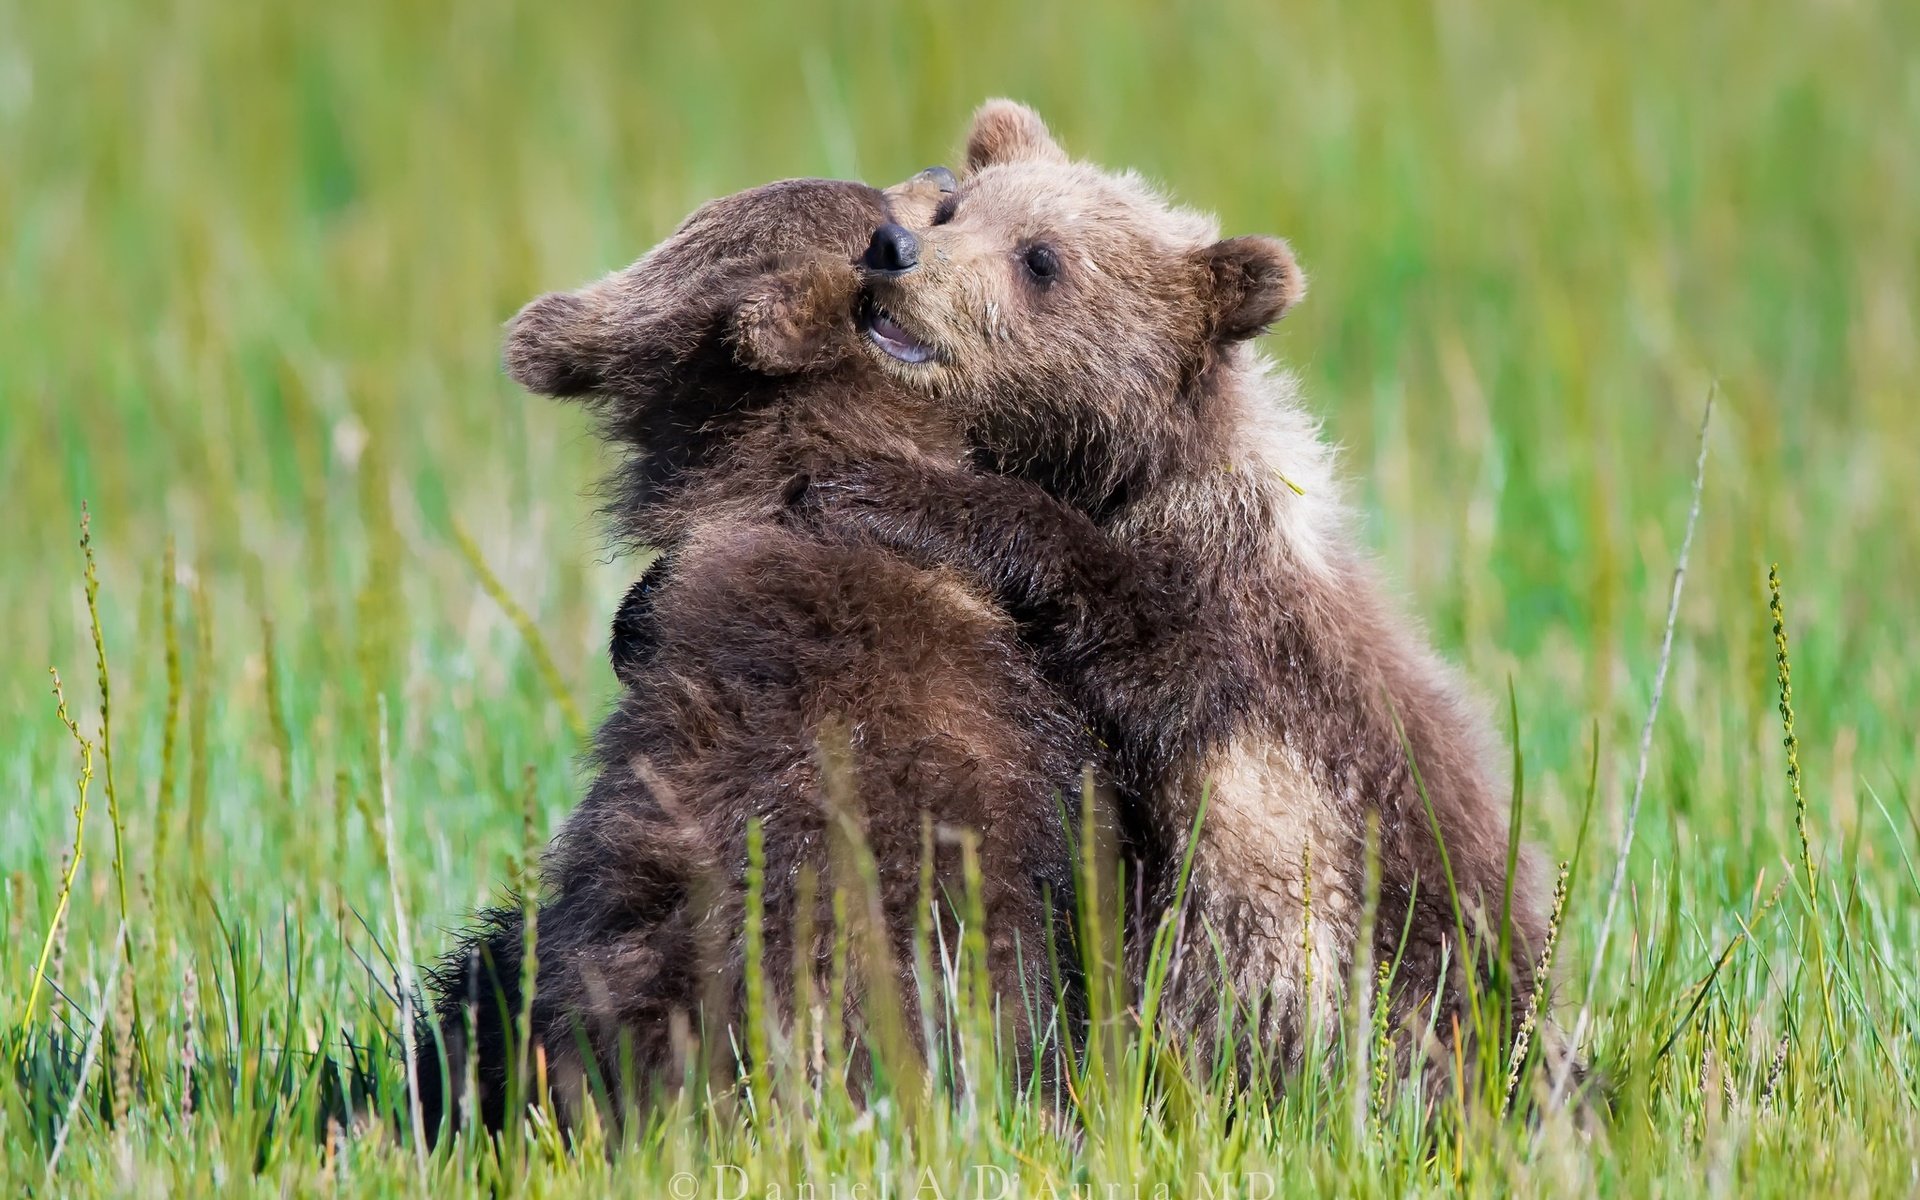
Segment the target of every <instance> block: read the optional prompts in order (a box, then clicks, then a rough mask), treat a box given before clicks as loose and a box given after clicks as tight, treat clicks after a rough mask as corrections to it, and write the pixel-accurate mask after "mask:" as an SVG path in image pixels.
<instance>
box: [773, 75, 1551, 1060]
mask: <svg viewBox="0 0 1920 1200" xmlns="http://www.w3.org/2000/svg"><path fill="white" fill-rule="evenodd" d="M968 165H969V168H970V173H969V175H968V176H967V178H966V179H965V180H964V181H963V182H962V184H961V186H960V188H959V189H958V191H957V192H956V193H955V194H954V195H952V196H949V197H947V198H946V199H945V200H943V202H942V204H941V207H940V209H939V211H938V212H937V213H936V215H935V218H934V222H933V228H931V229H929V230H928V231H926V233H925V234H924V235H923V236H921V237H918V238H917V239H912V241H911V242H910V243H909V242H904V241H902V242H900V243H899V244H897V245H895V246H893V247H892V248H891V250H890V253H889V255H888V261H887V262H886V263H885V264H881V265H883V266H885V267H886V268H887V269H884V270H871V271H869V282H868V304H867V310H866V311H867V314H868V315H867V322H868V325H869V329H870V332H871V333H872V335H873V336H872V337H871V338H870V341H871V343H872V345H871V346H870V349H869V354H870V356H871V357H872V358H873V359H874V361H876V362H878V363H880V364H881V366H882V368H883V369H884V370H886V371H887V373H888V374H889V375H891V376H892V377H893V378H895V379H896V380H898V381H899V382H901V383H902V384H904V385H905V386H907V387H910V388H915V389H918V390H920V391H922V392H924V393H927V394H929V395H931V396H935V397H938V398H939V399H940V401H941V402H942V403H944V404H946V405H948V406H950V407H951V408H953V409H954V411H956V412H957V413H960V414H961V415H962V418H963V419H964V420H966V421H967V422H968V426H969V436H970V438H971V440H972V441H973V442H974V443H975V444H976V446H977V447H979V449H980V452H981V456H982V458H983V459H984V460H985V461H986V463H987V465H989V466H990V467H992V468H994V470H992V471H987V472H973V473H966V472H954V473H953V474H952V477H951V478H947V479H942V480H930V479H929V477H928V475H927V473H926V472H925V471H922V470H918V469H907V470H900V469H897V468H896V467H894V466H890V465H889V464H885V463H870V464H866V465H864V466H862V467H861V468H860V469H859V470H856V471H854V472H851V473H849V474H847V475H845V476H842V477H839V478H835V479H816V481H815V488H814V489H813V492H812V493H811V496H812V497H813V499H814V501H815V502H816V503H818V504H820V505H821V506H823V512H824V513H825V514H826V515H825V516H824V517H823V520H846V519H851V520H852V522H853V523H855V524H858V525H859V526H860V527H862V528H865V529H866V530H868V532H869V533H871V534H873V535H874V536H876V537H877V538H879V539H881V540H883V541H884V542H886V543H887V544H889V545H891V546H894V547H895V548H897V549H900V550H902V551H903V552H906V553H910V554H913V555H916V556H918V558H919V559H920V560H921V561H925V562H931V563H941V564H946V565H950V566H956V567H959V568H961V569H962V570H964V571H966V572H967V573H968V574H969V575H970V576H971V577H972V578H974V579H976V580H978V581H979V582H980V583H981V584H982V585H984V586H987V587H989V588H991V589H992V591H993V594H994V595H995V596H996V597H998V598H999V599H1000V600H1001V602H1002V603H1004V604H1005V605H1006V606H1007V608H1008V610H1009V611H1010V612H1012V613H1013V614H1014V615H1015V616H1016V617H1017V618H1018V619H1019V621H1020V622H1021V625H1022V628H1023V631H1024V634H1025V636H1026V637H1027V638H1028V639H1029V640H1030V642H1031V643H1032V644H1033V645H1034V646H1035V648H1036V651H1037V653H1038V654H1039V655H1040V657H1041V660H1042V662H1043V663H1044V664H1045V669H1046V672H1047V674H1048V676H1049V678H1051V679H1053V680H1054V681H1056V682H1057V683H1059V684H1060V685H1061V686H1062V687H1063V689H1064V690H1066V692H1067V693H1068V694H1069V695H1070V696H1071V697H1073V699H1074V700H1075V702H1076V703H1078V704H1079V705H1080V706H1081V707H1082V709H1083V711H1085V712H1086V713H1087V714H1088V715H1089V717H1090V720H1091V721H1092V723H1093V725H1094V728H1095V730H1096V732H1097V733H1099V735H1100V736H1101V737H1102V739H1103V740H1104V741H1105V743H1106V744H1107V745H1108V746H1109V747H1111V749H1112V754H1113V759H1112V762H1113V767H1114V770H1115V773H1116V775H1117V778H1118V781H1119V784H1120V786H1121V789H1122V793H1123V801H1125V802H1130V803H1131V804H1134V805H1138V806H1139V808H1140V810H1141V812H1142V813H1143V815H1144V816H1145V818H1146V819H1147V821H1148V823H1149V824H1150V825H1151V827H1152V829H1153V831H1154V840H1153V846H1152V848H1151V849H1149V850H1148V851H1147V855H1148V858H1149V860H1150V861H1151V862H1157V863H1158V864H1159V866H1160V871H1159V875H1158V880H1157V891H1156V894H1157V895H1158V896H1159V897H1160V900H1161V902H1162V904H1163V905H1164V904H1165V903H1167V902H1170V900H1171V895H1172V886H1171V885H1172V875H1173V873H1172V871H1171V870H1169V869H1168V868H1170V867H1171V866H1173V865H1176V864H1178V863H1179V861H1180V852H1181V848H1182V846H1183V845H1184V843H1185V841H1186V839H1187V838H1188V836H1189V833H1190V831H1191V830H1192V829H1193V827H1194V823H1195V820H1196V817H1197V816H1198V815H1199V806H1200V805H1201V802H1202V798H1203V796H1206V797H1208V799H1207V808H1206V812H1205V819H1204V822H1203V823H1202V824H1201V826H1200V829H1199V835H1198V836H1199V840H1198V846H1197V850H1196V859H1195V865H1194V871H1193V880H1192V885H1191V892H1190V894H1189V898H1188V907H1187V910H1186V914H1185V915H1186V918H1187V924H1186V926H1185V946H1184V950H1183V952H1182V953H1183V957H1182V960H1181V962H1180V965H1179V967H1178V970H1177V974H1176V977H1175V979H1174V982H1173V984H1172V995H1173V1002H1172V1004H1171V1006H1170V1011H1171V1012H1173V1013H1174V1014H1176V1016H1177V1017H1178V1018H1179V1019H1180V1020H1182V1021H1183V1022H1184V1024H1185V1027H1186V1028H1187V1029H1188V1030H1189V1031H1190V1032H1193V1033H1195V1034H1197V1035H1200V1036H1201V1037H1202V1039H1203V1040H1204V1039H1207V1038H1209V1037H1211V1036H1212V1033H1213V1031H1214V1030H1215V1028H1216V1024H1217V1022H1218V1021H1219V1019H1220V1016H1221V1010H1220V1007H1219V1004H1218V1001H1217V996H1218V989H1219V985H1220V984H1221V983H1222V982H1224V983H1227V984H1230V985H1231V986H1232V988H1233V990H1234V991H1235V993H1236V994H1237V995H1238V996H1239V997H1240V999H1241V1000H1242V1001H1243V1002H1253V1003H1256V1004H1257V1005H1258V1007H1259V1015H1258V1017H1257V1018H1256V1020H1257V1022H1258V1023H1257V1025H1256V1029H1257V1031H1258V1033H1259V1034H1260V1038H1259V1039H1258V1040H1259V1041H1260V1042H1261V1043H1262V1044H1263V1047H1264V1049H1265V1051H1266V1052H1267V1053H1268V1054H1270V1055H1272V1057H1273V1058H1275V1059H1278V1060H1279V1061H1280V1062H1282V1063H1285V1064H1291V1065H1295V1066H1297V1065H1299V1064H1300V1063H1301V1062H1302V1061H1303V1059H1304V1058H1305V1056H1306V1055H1307V1054H1309V1053H1310V1052H1311V1051H1312V1050H1313V1049H1314V1048H1315V1047H1314V1046H1313V1045H1311V1044H1310V1042H1311V1039H1309V1038H1308V1037H1306V1036H1305V1031H1306V1030H1307V1029H1308V1028H1309V1025H1308V1020H1309V1015H1310V1014H1311V1015H1312V1018H1313V1025H1312V1026H1311V1027H1312V1028H1315V1029H1317V1030H1319V1031H1320V1033H1321V1034H1323V1035H1325V1034H1327V1033H1330V1032H1331V1031H1333V1030H1334V1029H1336V1028H1337V1024H1336V1022H1335V1021H1334V1020H1333V1015H1332V1012H1331V1008H1332V1005H1333V1003H1334V1002H1335V1001H1336V999H1337V997H1338V995H1339V989H1340V988H1341V987H1342V985H1343V984H1344V982H1345V981H1346V980H1347V978H1348V976H1349V972H1350V971H1351V969H1352V967H1353V964H1354V960H1355V952H1356V940H1357V938H1358V936H1359V934H1360V930H1361V910H1362V906H1363V905H1362V901H1363V893H1364V891H1365V887H1364V882H1363V875H1364V863H1365V850H1364V847H1365V836H1366V834H1365V831H1366V829H1367V827H1368V823H1369V819H1370V818H1371V817H1374V816H1377V819H1378V823H1379V832H1380V855H1381V868H1382V873H1383V878H1382V884H1381V891H1380V907H1379V919H1378V922H1377V925H1376V931H1375V933H1374V935H1373V940H1372V944H1371V945H1369V946H1367V947H1366V950H1367V951H1369V952H1370V953H1371V955H1372V956H1373V957H1374V961H1376V962H1377V961H1382V960H1392V959H1394V958H1395V956H1396V954H1398V955H1399V956H1400V957H1399V973H1398V986H1397V987H1396V989H1395V992H1394V997H1393V1009H1394V1013H1395V1014H1396V1016H1398V1017H1399V1018H1401V1019H1402V1020H1403V1021H1410V1022H1412V1023H1413V1024H1414V1025H1415V1026H1417V1025H1419V1024H1421V1023H1423V1021H1424V1018H1425V1017H1426V1015H1427V1013H1428V1012H1429V1011H1430V1005H1434V1003H1435V1001H1436V1000H1437V1005H1435V1007H1437V1015H1438V1021H1437V1024H1436V1028H1437V1029H1438V1031H1439V1032H1440V1034H1441V1036H1442V1038H1443V1039H1444V1038H1446V1037H1447V1036H1448V1035H1449V1032H1450V1031H1451V1030H1452V1029H1453V1028H1454V1022H1455V1019H1456V1018H1457V1019H1458V1021H1459V1023H1460V1025H1461V1026H1462V1027H1465V1026H1466V1025H1467V1024H1468V1020H1467V1015H1466V1013H1465V1011H1464V1009H1463V1006H1464V992H1465V986H1466V983H1467V979H1466V976H1465V972H1464V971H1463V970H1462V959H1463V957H1466V956H1470V955H1472V954H1473V953H1474V952H1473V951H1471V950H1463V948H1462V946H1461V945H1460V936H1459V931H1460V928H1461V927H1462V926H1464V928H1465V929H1466V931H1467V936H1468V940H1469V942H1478V943H1481V944H1482V945H1483V946H1485V947H1486V949H1484V950H1483V951H1482V952H1481V955H1480V957H1479V958H1478V960H1477V963H1476V965H1477V968H1478V976H1479V978H1481V979H1482V980H1484V979H1485V978H1487V977H1488V976H1490V975H1492V974H1494V973H1497V972H1502V971H1505V972H1510V975H1511V978H1512V979H1513V980H1515V981H1516V982H1515V983H1514V985H1513V989H1512V993H1511V994H1512V995H1513V998H1514V1004H1515V1006H1516V1007H1515V1011H1517V1010H1518V1006H1520V1005H1524V1004H1525V1002H1526V998H1527V996H1528V995H1529V994H1530V992H1531V990H1532V989H1533V988H1534V987H1535V986H1536V981H1535V980H1534V978H1533V975H1534V969H1533V965H1532V964H1533V962H1534V958H1535V956H1536V955H1537V954H1538V952H1539V950H1540V948H1541V946H1542V943H1543V939H1544V936H1545V914H1544V911H1543V905H1542V904H1541V902H1540V901H1541V897H1540V896H1539V894H1538V892H1537V890H1536V885H1535V883H1534V882H1533V879H1532V873H1531V871H1530V869H1526V868H1523V869H1522V871H1521V872H1520V873H1519V878H1518V879H1517V880H1516V881H1515V882H1514V884H1513V885H1512V888H1511V891H1509V888H1508V871H1507V857H1508V853H1509V841H1508V835H1509V830H1508V820H1507V811H1506V797H1507V791H1506V781H1505V780H1504V779H1503V777H1502V771H1501V769H1500V758H1499V756H1498V754H1497V753H1496V738H1495V737H1494V735H1493V732H1492V730H1491V728H1490V724H1491V723H1490V721H1489V720H1488V719H1487V717H1486V716H1485V714H1483V713H1482V712H1481V711H1480V710H1479V709H1478V708H1477V707H1475V705H1473V704H1472V703H1471V702H1469V700H1468V699H1467V698H1466V696H1465V693H1464V691H1463V689H1462V687H1461V686H1460V685H1459V684H1458V683H1457V682H1456V680H1455V678H1454V676H1453V674H1452V672H1451V671H1449V670H1448V669H1447V668H1446V667H1445V666H1444V665H1442V663H1441V662H1440V660H1439V659H1438V658H1437V657H1436V656H1435V655H1434V654H1433V652H1432V651H1431V650H1429V649H1428V648H1427V646H1426V645H1425V644H1424V641H1423V639H1422V638H1421V637H1420V635H1419V634H1418V633H1417V632H1416V631H1415V629H1414V628H1413V627H1412V626H1411V625H1410V624H1409V623H1408V622H1407V621H1406V620H1405V619H1404V618H1403V617H1402V616H1400V614H1399V613H1398V612H1397V611H1396V610H1395V608H1394V606H1393V605H1392V604H1390V603H1389V602H1388V600H1387V599H1386V597H1385V596H1384V594H1383V590H1382V588H1381V586H1380V584H1379V582H1378V581H1377V579H1376V577H1375V573H1374V570H1373V568H1372V566H1371V564H1370V563H1369V561H1368V558H1367V555H1366V554H1365V552H1364V551H1363V550H1362V548H1361V547H1360V545H1359V544H1358V539H1357V538H1356V537H1355V536H1354V535H1353V533H1352V532H1351V531H1350V529H1349V528H1348V523H1347V521H1346V518H1345V515H1344V508H1343V506H1342V504H1341V502H1340V500H1339V498H1338V487H1337V482H1336V479H1335V477H1334V471H1333V465H1332V461H1331V457H1332V456H1331V453H1330V451H1329V450H1328V449H1327V447H1326V446H1325V445H1324V443H1323V442H1322V441H1321V440H1320V438H1319V436H1318V431H1317V429H1316V427H1315V425H1314V423H1313V422H1312V420H1311V419H1310V418H1309V417H1308V416H1307V415H1306V414H1305V412H1304V410H1303V408H1302V406H1301V404H1300V401H1299V399H1298V398H1297V395H1296V389H1295V385H1294V383H1293V381H1292V380H1291V379H1290V378H1289V377H1287V376H1285V375H1283V374H1280V373H1279V372H1277V371H1276V370H1275V369H1274V368H1272V367H1271V366H1270V365H1269V364H1267V363H1265V362H1263V361H1262V360H1260V359H1259V358H1257V357H1256V356H1255V355H1254V353H1253V351H1252V350H1251V348H1250V347H1249V346H1248V344H1247V343H1248V341H1249V340H1250V339H1251V338H1252V337H1253V336H1255V335H1256V334H1258V333H1260V332H1261V331H1263V330H1264V329H1265V328H1266V327H1267V326H1268V325H1269V324H1270V323H1272V322H1273V321H1274V320H1276V319H1277V318H1278V317H1280V315H1281V314H1282V313H1284V312H1285V311H1286V310H1287V308H1288V307H1289V306H1291V305H1292V304H1293V303H1294V302H1295V301H1296V300H1297V299H1298V298H1299V297H1300V296H1301V295H1302V293H1303V286H1304V285H1303V280H1302V277H1301V274H1300V272H1299V269H1298V268H1297V267H1296V265H1295V263H1294V260H1293V257H1292V255H1291V254H1290V253H1289V252H1288V250H1287V248H1286V246H1285V245H1284V244H1283V243H1281V242H1278V241H1275V240H1272V239H1268V238H1232V239H1228V240H1225V241H1221V240H1218V239H1217V234H1216V232H1215V229H1214V226H1213V224H1212V222H1211V221H1210V220H1209V219H1207V218H1205V217H1202V216H1200V215H1198V214H1195V213H1191V212H1187V211H1183V210H1180V209H1177V208H1174V207H1173V206H1171V205H1170V204H1169V203H1167V202H1166V201H1165V200H1163V199H1161V198H1160V197H1159V196H1158V195H1157V194H1155V193H1154V192H1153V191H1152V190H1150V189H1149V188H1148V187H1147V186H1146V185H1145V184H1143V183H1142V182H1141V181H1140V180H1139V179H1137V178H1136V177H1134V176H1131V175H1116V174H1112V173H1108V172H1105V171H1102V170H1100V169H1098V168H1096V167H1093V166H1090V165H1086V164H1083V163H1076V162H1072V161H1070V160H1069V159H1068V158H1067V156H1066V155H1065V154H1064V153H1062V152H1061V151H1060V149H1059V147H1058V146H1057V145H1056V144H1055V143H1054V141H1053V140H1052V138H1051V137H1050V136H1049V135H1048V133H1047V130H1046V128H1045V126H1044V125H1042V124H1041V122H1040V120H1039V118H1038V117H1037V116H1035V115H1034V114H1033V113H1031V112H1030V111H1028V110H1026V109H1024V108H1022V107H1020V106H1018V105H1014V104H1011V103H1008V102H995V103H992V104H989V105H987V106H986V107H985V108H984V109H982V110H981V112H980V113H979V114H978V115H977V117H976V121H975V125H974V127H973V132H972V135H971V137H970V139H969V146H968ZM907 260H911V261H910V262H908V261H907ZM903 263H904V264H905V265H903ZM961 497H964V498H963V499H962V498H961ZM1423 786H1424V791H1425V793H1426V795H1427V796H1428V797H1430V799H1431V804H1432V812H1433V814H1434V816H1435V818H1436V819H1437V825H1438V828H1439V831H1440V833H1441V841H1443V843H1444V853H1443V851H1442V847H1441V842H1439V841H1436V838H1435V836H1434V833H1433V827H1432V824H1431V823H1430V821H1429V817H1428V812H1427V806H1426V803H1425V801H1423V798H1422V788H1423ZM1449 873H1450V874H1451V876H1452V879H1453V882H1454V883H1455V884H1456V885H1457V889H1458V895H1459V897H1460V903H1461V906H1462V908H1463V910H1464V911H1463V912H1462V913H1461V914H1460V918H1459V920H1458V921H1456V913H1455V910H1454V907H1453V903H1452V901H1451V900H1450V898H1449V888H1448V881H1447V877H1448V875H1449ZM1309 897H1310V906H1309ZM1503 913H1508V914H1510V918H1511V938H1510V941H1509V942H1508V943H1507V944H1506V946H1505V958H1504V962H1502V961H1497V960H1499V958H1500V955H1499V953H1498V952H1497V951H1496V950H1495V949H1493V948H1492V946H1493V943H1495V942H1497V941H1498V937H1497V935H1496V934H1495V933H1494V932H1493V931H1495V930H1497V929H1498V928H1499V927H1500V926H1501V924H1502V914H1503ZM1403 928H1404V929H1406V930H1407V931H1408V932H1407V937H1406V943H1405V946H1404V950H1402V947H1401V945H1400V940H1401V936H1402V930H1403ZM1449 964H1450V965H1449ZM1498 1019H1500V1018H1498V1017H1496V1020H1498ZM1409 1040H1411V1039H1409Z"/></svg>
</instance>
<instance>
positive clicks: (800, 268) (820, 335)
mask: <svg viewBox="0 0 1920 1200" xmlns="http://www.w3.org/2000/svg"><path fill="white" fill-rule="evenodd" d="M859 288H860V281H859V279H858V277H857V276H856V275H855V274H854V271H853V264H851V263H847V262H840V261H837V260H835V259H831V258H828V257H826V256H817V257H810V258H805V259H801V260H799V261H797V262H793V263H789V264H786V265H784V266H781V267H778V268H776V269H774V270H772V271H769V272H767V273H766V274H765V275H762V276H761V277H759V278H758V279H756V280H754V281H753V282H752V283H751V284H749V285H748V286H747V288H746V291H745V292H744V293H743V294H742V296H741V298H740V302H739V304H738V305H737V306H736V307H735V308H734V312H733V320H732V322H731V329H730V332H731V335H732V340H733V347H734V359H735V361H737V362H738V363H739V364H740V365H741V366H743V367H745V368H747V369H748V370H750V371H759V372H761V373H763V374H767V375H793V374H797V373H799V372H801V371H808V370H820V369H822V368H825V367H828V366H831V365H832V364H833V363H834V362H837V361H838V360H839V359H840V357H841V356H842V355H844V354H845V353H846V350H847V348H848V346H849V345H850V339H849V335H850V334H851V332H852V330H853V304H854V299H855V297H856V296H857V295H858V293H859Z"/></svg>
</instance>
